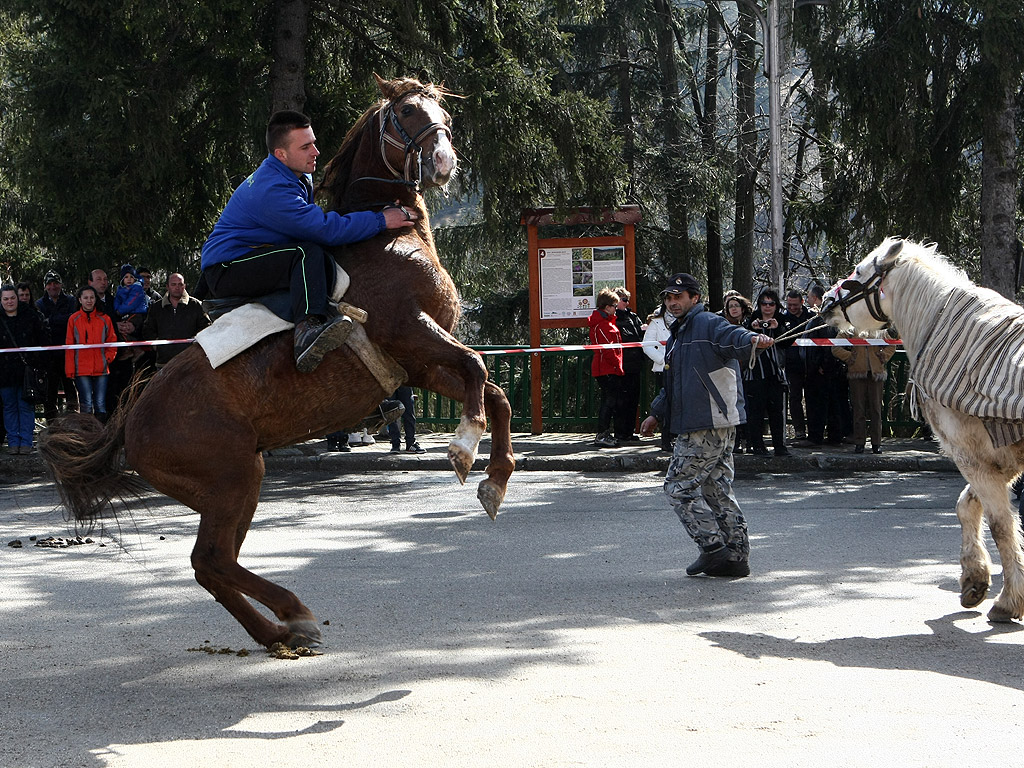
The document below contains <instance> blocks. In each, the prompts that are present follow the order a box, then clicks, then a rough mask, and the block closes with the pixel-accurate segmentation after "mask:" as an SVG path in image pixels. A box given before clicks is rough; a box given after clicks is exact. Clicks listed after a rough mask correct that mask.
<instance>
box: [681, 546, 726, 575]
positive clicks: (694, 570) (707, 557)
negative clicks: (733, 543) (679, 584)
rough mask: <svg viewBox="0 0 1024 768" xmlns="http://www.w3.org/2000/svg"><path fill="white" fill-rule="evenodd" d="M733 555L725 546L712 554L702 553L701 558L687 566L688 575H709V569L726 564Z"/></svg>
mask: <svg viewBox="0 0 1024 768" xmlns="http://www.w3.org/2000/svg"><path fill="white" fill-rule="evenodd" d="M731 554H732V553H731V552H729V550H728V548H727V547H725V546H721V547H719V548H718V549H715V550H712V551H711V552H701V553H700V557H698V558H697V559H696V560H694V561H693V562H692V563H690V564H689V565H688V566H686V575H687V576H696V575H698V574H700V573H707V572H708V569H713V568H716V567H719V566H721V565H723V564H725V562H726V561H727V560H728V559H729V556H730V555H731Z"/></svg>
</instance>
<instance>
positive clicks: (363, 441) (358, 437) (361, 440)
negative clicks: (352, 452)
mask: <svg viewBox="0 0 1024 768" xmlns="http://www.w3.org/2000/svg"><path fill="white" fill-rule="evenodd" d="M376 442H377V441H376V440H374V439H373V437H372V436H371V435H370V434H368V433H367V431H366V430H365V429H364V430H362V431H361V432H352V433H351V434H349V436H348V444H349V445H374V444H375V443H376Z"/></svg>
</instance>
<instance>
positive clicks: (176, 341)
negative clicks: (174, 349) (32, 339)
mask: <svg viewBox="0 0 1024 768" xmlns="http://www.w3.org/2000/svg"><path fill="white" fill-rule="evenodd" d="M193 341H195V339H155V340H154V341H108V342H104V343H103V344H54V345H53V346H49V347H0V354H2V353H4V352H60V351H61V350H62V349H100V348H101V347H160V346H163V345H164V344H191V343H192V342H193Z"/></svg>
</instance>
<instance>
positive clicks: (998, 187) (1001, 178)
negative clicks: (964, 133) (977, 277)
mask: <svg viewBox="0 0 1024 768" xmlns="http://www.w3.org/2000/svg"><path fill="white" fill-rule="evenodd" d="M1003 90H1004V92H1003V98H1002V106H1001V108H1000V109H999V110H996V111H993V112H992V113H991V114H989V115H986V117H985V118H984V119H985V123H984V126H983V129H982V139H981V155H982V160H981V284H982V285H984V286H986V287H987V288H991V289H992V290H994V291H998V292H999V293H1001V294H1002V295H1003V296H1006V297H1007V298H1009V299H1012V298H1014V296H1015V295H1016V293H1017V268H1016V265H1015V260H1016V256H1017V237H1016V231H1015V227H1016V202H1017V169H1016V155H1015V151H1016V145H1017V133H1016V126H1015V124H1014V117H1015V113H1016V104H1015V98H1014V97H1015V94H1016V89H1015V88H1014V87H1013V86H1012V85H1011V84H1007V85H1005V86H1004V87H1003Z"/></svg>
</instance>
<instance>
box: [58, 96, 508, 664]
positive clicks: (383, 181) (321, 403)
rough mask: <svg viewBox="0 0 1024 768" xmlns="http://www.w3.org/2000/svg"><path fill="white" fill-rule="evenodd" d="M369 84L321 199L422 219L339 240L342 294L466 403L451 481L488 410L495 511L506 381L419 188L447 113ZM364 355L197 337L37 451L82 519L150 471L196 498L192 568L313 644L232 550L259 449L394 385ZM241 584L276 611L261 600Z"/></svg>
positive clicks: (251, 504) (255, 480) (439, 164)
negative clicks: (463, 331)
mask: <svg viewBox="0 0 1024 768" xmlns="http://www.w3.org/2000/svg"><path fill="white" fill-rule="evenodd" d="M378 86H379V87H380V91H381V94H382V98H381V99H380V100H379V101H378V102H377V103H375V104H374V105H372V106H371V107H370V108H369V109H367V110H366V112H365V113H364V114H363V115H362V117H360V119H359V120H358V121H357V122H356V124H355V126H353V128H352V129H351V130H350V131H349V132H348V134H347V135H346V137H345V139H344V142H343V143H342V146H341V148H340V149H339V151H338V153H337V155H336V156H335V157H334V159H333V160H332V161H331V162H330V163H329V165H328V167H327V169H326V173H325V177H324V182H323V184H322V188H321V190H320V192H321V194H322V195H324V196H325V197H326V203H327V207H328V208H329V209H331V210H336V211H338V212H340V213H346V212H348V211H354V210H380V209H381V208H382V207H384V206H385V205H392V204H395V203H396V202H397V204H399V205H402V206H404V207H405V208H406V209H408V210H412V211H415V212H416V213H417V214H418V216H419V219H418V221H417V223H416V225H415V226H414V227H412V228H411V229H402V230H389V231H385V232H382V233H380V234H379V235H377V236H376V237H374V238H371V239H370V240H366V241H364V242H361V243H356V244H353V245H350V246H346V247H345V248H343V249H337V250H336V251H335V252H334V254H333V255H334V258H335V259H336V261H337V262H338V264H339V265H340V266H341V267H343V268H344V270H345V271H346V272H347V273H348V274H349V276H350V277H351V285H350V287H349V289H348V291H347V292H346V294H345V297H344V298H345V301H346V302H348V303H349V304H351V305H354V306H355V307H358V308H359V309H362V310H365V312H366V313H367V320H366V322H365V325H364V326H363V328H364V330H365V334H361V337H362V338H363V339H365V340H367V342H368V343H365V344H363V346H364V347H370V348H372V350H376V351H377V353H378V354H377V356H378V357H380V358H381V359H383V360H385V361H387V362H388V364H389V365H391V368H392V369H393V370H397V371H400V372H401V375H402V377H404V379H405V381H406V383H408V384H409V385H411V386H414V387H422V388H424V389H428V390H431V391H434V392H437V393H439V394H441V395H443V396H445V397H449V398H452V399H454V400H458V401H460V402H461V403H462V405H463V411H462V418H461V421H460V423H459V426H458V428H457V430H456V432H455V435H454V437H453V439H452V442H451V444H450V446H449V451H448V456H449V459H450V461H451V464H452V467H453V468H454V470H455V472H456V475H457V476H458V478H459V480H460V482H464V481H465V479H466V477H467V475H468V474H469V471H470V469H471V468H472V466H473V462H474V460H475V458H476V451H477V447H478V445H479V443H480V438H481V436H482V434H483V432H484V430H485V428H486V426H487V418H488V417H489V418H490V420H491V438H492V439H491V453H490V460H489V463H488V465H487V468H486V477H485V478H484V479H483V480H482V481H481V482H480V484H479V486H478V492H477V495H478V497H479V499H480V501H481V503H482V505H483V507H484V509H485V510H486V512H487V513H488V515H490V516H491V517H492V518H493V517H494V516H495V515H496V514H497V512H498V508H499V506H500V505H501V502H502V500H503V499H504V496H505V489H506V487H507V484H508V480H509V476H510V475H511V473H512V470H513V467H514V466H515V461H514V458H513V454H512V445H511V439H510V433H509V421H510V417H511V409H510V408H509V404H508V400H507V398H506V397H505V394H504V392H502V390H501V389H500V388H499V387H498V386H496V385H495V384H494V383H492V382H490V381H488V379H487V369H486V368H485V366H484V364H483V361H482V359H481V357H480V356H479V355H478V354H477V353H476V352H474V351H473V350H471V349H469V348H468V347H466V346H465V345H463V344H461V343H459V342H458V341H457V340H456V339H455V338H454V337H453V336H452V330H453V329H454V328H455V324H456V322H457V321H458V317H459V296H458V292H457V291H456V288H455V285H454V284H453V282H452V280H451V277H450V276H449V275H448V273H447V272H446V271H445V269H444V268H443V267H442V266H441V263H440V261H439V260H438V257H437V253H436V250H435V247H434V239H433V236H432V235H431V231H430V222H429V219H428V216H427V209H426V206H425V204H424V200H423V196H422V190H423V189H424V188H426V187H440V186H443V185H445V184H447V183H448V181H449V180H450V179H451V178H452V176H453V174H454V173H455V171H456V166H457V159H456V155H455V152H454V150H453V148H452V144H451V129H450V122H451V120H450V118H449V116H448V114H447V113H446V112H445V111H444V109H443V108H442V107H441V102H442V100H443V97H444V95H445V94H444V91H443V90H442V89H440V88H438V87H436V86H433V85H430V84H425V83H421V82H419V81H417V80H414V79H398V80H390V81H384V80H380V79H379V78H378ZM214 325H216V323H214ZM355 335H356V334H353V336H355ZM371 367H373V366H369V367H368V365H367V364H365V363H364V362H363V358H362V357H360V355H359V354H357V353H356V351H354V349H353V347H352V346H350V345H346V346H343V347H341V348H339V349H337V350H334V351H332V352H330V353H328V354H327V355H326V356H325V357H324V360H323V362H322V363H321V364H320V366H319V367H318V368H317V369H316V370H315V371H314V372H312V373H299V371H297V370H296V367H295V361H294V358H293V353H292V332H291V331H290V330H289V331H285V332H283V333H274V334H272V335H269V336H267V337H266V338H264V339H263V340H262V341H260V342H258V343H256V344H255V345H254V346H252V347H250V348H249V349H247V350H246V351H244V352H242V353H241V354H239V355H238V356H236V357H234V358H233V359H231V360H229V361H228V362H226V363H224V364H222V365H219V366H218V367H217V368H213V367H212V366H211V364H210V361H209V359H208V358H207V356H206V354H205V353H204V351H203V349H201V348H200V347H199V345H198V344H194V345H192V346H191V347H190V348H189V349H187V350H185V351H184V352H182V353H181V354H179V355H178V356H176V357H175V358H174V359H173V360H172V361H171V362H170V363H169V364H168V365H167V366H166V367H164V368H163V369H162V370H161V371H160V372H158V373H157V374H156V375H155V376H154V377H153V378H152V379H151V380H150V381H149V382H148V383H147V384H146V386H145V388H144V389H142V391H141V394H136V395H133V397H132V398H130V399H129V400H128V401H127V402H126V403H124V404H123V405H122V407H121V408H119V409H118V411H117V413H116V414H115V416H114V417H113V418H112V419H111V420H110V422H108V424H107V425H106V426H105V427H103V426H101V425H100V424H99V423H98V422H96V421H95V419H92V418H91V417H89V416H83V415H72V416H70V417H68V418H66V419H64V420H63V421H60V422H56V423H55V424H54V425H53V426H52V427H51V428H50V429H49V430H48V433H47V434H46V435H45V436H44V437H43V438H42V439H41V440H40V452H41V453H42V455H43V457H44V459H45V460H46V462H47V464H48V466H49V468H50V471H51V472H52V474H53V476H54V479H55V481H56V483H57V487H58V490H59V492H60V494H61V498H62V500H63V501H64V503H65V505H66V506H67V508H68V509H69V510H70V511H71V512H72V513H73V515H74V516H75V518H76V519H77V520H78V521H81V522H84V523H92V522H93V521H95V520H96V518H98V517H99V516H100V515H101V514H103V513H104V512H105V511H107V510H111V509H112V506H111V500H112V499H115V498H124V497H126V496H127V497H131V496H133V495H137V494H139V493H141V492H143V491H144V490H145V482H148V483H150V484H151V485H152V486H153V487H154V488H155V489H156V490H158V491H160V492H161V493H164V494H166V495H167V496H170V497H171V498H174V499H176V500H178V501H179V502H181V503H182V504H185V505H186V506H188V507H190V508H191V509H193V510H195V511H196V512H198V513H199V516H200V520H199V531H198V534H197V537H196V543H195V547H194V549H193V551H192V566H193V568H194V569H195V577H196V580H197V581H198V582H199V583H200V584H201V585H202V586H203V587H205V588H206V589H207V590H208V591H209V592H210V593H211V594H212V595H213V596H214V597H215V598H216V599H217V601H218V602H220V603H221V604H222V605H223V606H224V607H225V608H226V609H227V610H228V611H229V612H230V613H231V615H233V616H234V617H235V618H236V619H237V620H238V621H239V623H241V625H242V626H243V627H244V628H245V630H246V631H247V632H248V633H249V634H250V635H251V636H252V637H253V638H254V639H255V640H256V641H257V642H259V643H261V644H263V645H265V646H271V645H273V644H274V643H277V642H283V643H286V644H288V645H291V646H298V645H315V644H317V643H318V642H319V641H320V639H321V635H320V630H319V628H318V625H317V621H316V618H315V617H314V615H313V613H312V612H311V611H310V610H309V608H307V607H306V606H305V605H303V604H302V602H301V601H300V600H299V599H298V597H296V596H295V595H294V594H293V593H292V592H290V591H288V590H286V589H284V588H283V587H280V586H278V585H277V584H274V583H272V582H270V581H268V580H266V579H263V578H261V577H259V576H257V575H255V574H253V573H251V572H250V571H248V570H246V569H245V568H243V567H242V566H240V565H239V564H238V553H239V550H240V549H241V547H242V543H243V542H244V540H245V536H246V533H247V532H248V530H249V525H250V523H251V521H252V519H253V515H254V514H255V512H256V506H257V503H258V501H259V493H260V485H261V483H262V480H263V473H264V465H263V457H262V452H263V451H266V450H269V449H273V448H279V447H282V446H286V445H291V444H294V443H296V442H300V441H304V440H309V439H310V438H312V437H318V436H322V435H325V434H327V433H329V432H332V431H335V430H339V429H343V428H345V427H348V426H350V425H352V424H355V423H357V422H358V421H359V420H360V419H361V418H362V417H364V416H366V415H367V414H369V413H370V412H371V411H373V410H374V409H375V408H376V407H377V405H378V404H379V403H380V402H381V401H382V400H383V399H384V398H386V397H388V396H390V395H391V391H386V390H385V388H384V386H382V384H381V381H380V376H379V374H378V375H375V374H374V373H372V372H371V370H370V368H371ZM126 464H127V467H130V468H131V471H129V470H127V468H126ZM144 481H145V482H144ZM250 598H251V599H252V600H255V601H257V602H260V603H262V604H263V605H265V606H266V607H267V608H268V609H269V610H270V611H271V612H272V613H273V614H274V616H275V617H276V619H277V621H272V620H270V619H268V618H266V617H265V616H264V615H263V614H261V613H260V612H259V611H257V610H256V608H255V607H254V606H253V605H252V604H251V603H250V601H249V599H250Z"/></svg>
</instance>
